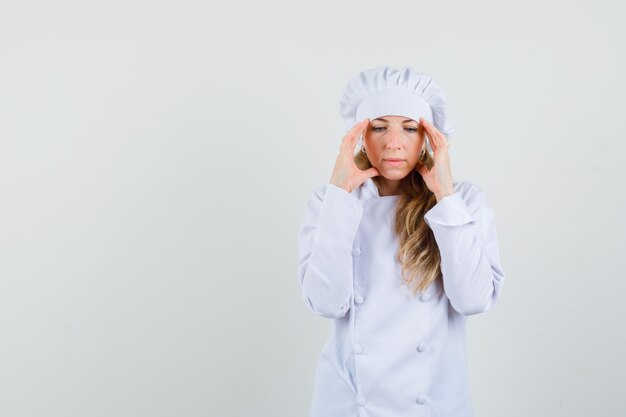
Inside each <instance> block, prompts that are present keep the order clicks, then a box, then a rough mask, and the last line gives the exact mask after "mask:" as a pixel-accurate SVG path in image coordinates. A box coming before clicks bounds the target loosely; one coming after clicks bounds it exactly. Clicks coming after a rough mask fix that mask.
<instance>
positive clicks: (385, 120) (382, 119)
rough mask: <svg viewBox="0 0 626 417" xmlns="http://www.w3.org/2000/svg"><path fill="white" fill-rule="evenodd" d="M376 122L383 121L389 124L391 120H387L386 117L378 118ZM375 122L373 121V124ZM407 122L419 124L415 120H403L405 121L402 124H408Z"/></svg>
mask: <svg viewBox="0 0 626 417" xmlns="http://www.w3.org/2000/svg"><path fill="white" fill-rule="evenodd" d="M374 120H381V121H383V122H387V123H389V120H387V119H385V118H384V117H377V118H376V119H374ZM374 120H372V122H373V121H374ZM407 122H415V123H417V122H416V121H415V120H413V119H405V120H403V121H402V123H407Z"/></svg>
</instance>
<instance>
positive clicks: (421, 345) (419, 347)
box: [417, 343, 426, 352]
mask: <svg viewBox="0 0 626 417" xmlns="http://www.w3.org/2000/svg"><path fill="white" fill-rule="evenodd" d="M424 350H426V345H425V344H423V343H420V344H419V346H418V347H417V351H418V352H423V351H424Z"/></svg>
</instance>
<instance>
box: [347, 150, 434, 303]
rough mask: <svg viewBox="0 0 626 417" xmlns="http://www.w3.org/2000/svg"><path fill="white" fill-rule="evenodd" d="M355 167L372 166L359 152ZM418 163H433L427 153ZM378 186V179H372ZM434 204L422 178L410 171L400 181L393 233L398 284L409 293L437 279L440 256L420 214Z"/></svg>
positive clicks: (432, 194)
mask: <svg viewBox="0 0 626 417" xmlns="http://www.w3.org/2000/svg"><path fill="white" fill-rule="evenodd" d="M354 162H355V164H356V166H357V167H358V168H360V169H362V170H366V169H368V168H371V167H372V163H371V162H370V160H369V159H368V157H367V155H366V154H365V153H364V152H362V151H359V152H358V153H357V154H356V155H355V156H354ZM418 164H422V165H426V167H427V168H428V169H431V168H432V166H433V164H434V160H433V158H432V157H431V156H430V154H429V153H428V152H424V156H423V157H421V158H420V160H419V162H418ZM372 180H373V181H374V183H375V184H376V186H377V187H378V185H379V177H372ZM435 204H437V197H435V194H434V193H433V192H432V191H430V190H429V189H428V187H427V186H426V183H425V182H424V179H423V178H422V175H421V174H420V173H419V172H418V171H417V170H416V169H414V170H413V171H411V173H410V174H408V175H407V176H406V177H404V178H403V179H402V180H401V182H400V198H399V199H398V203H397V205H396V215H395V222H394V233H395V235H396V236H397V237H398V239H399V241H400V244H399V250H398V254H397V257H396V259H397V260H398V262H399V263H400V265H401V266H402V282H403V283H404V284H405V285H406V286H407V287H408V288H409V290H412V292H413V294H417V293H418V292H419V293H423V292H424V291H425V290H426V289H427V288H428V286H429V285H430V284H431V283H432V282H433V281H435V280H436V279H437V278H440V277H441V268H440V264H441V255H440V253H439V247H438V246H437V241H436V240H435V235H434V234H433V232H432V230H431V229H430V227H429V226H428V225H427V224H426V221H425V220H424V214H426V212H427V211H428V210H430V209H431V207H433V206H434V205H435Z"/></svg>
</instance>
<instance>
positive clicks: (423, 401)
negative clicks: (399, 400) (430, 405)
mask: <svg viewBox="0 0 626 417" xmlns="http://www.w3.org/2000/svg"><path fill="white" fill-rule="evenodd" d="M415 402H416V403H418V404H420V405H423V404H426V396H425V395H419V396H418V397H417V399H416V400H415Z"/></svg>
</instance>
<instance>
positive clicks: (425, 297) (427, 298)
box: [420, 293, 430, 301]
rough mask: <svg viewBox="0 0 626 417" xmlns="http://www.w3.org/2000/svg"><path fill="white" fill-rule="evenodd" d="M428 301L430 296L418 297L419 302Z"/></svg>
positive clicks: (426, 294) (425, 294)
mask: <svg viewBox="0 0 626 417" xmlns="http://www.w3.org/2000/svg"><path fill="white" fill-rule="evenodd" d="M428 300H430V294H428V293H424V294H422V295H420V301H428Z"/></svg>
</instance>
